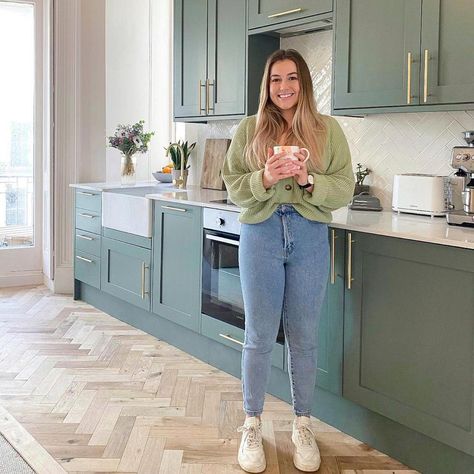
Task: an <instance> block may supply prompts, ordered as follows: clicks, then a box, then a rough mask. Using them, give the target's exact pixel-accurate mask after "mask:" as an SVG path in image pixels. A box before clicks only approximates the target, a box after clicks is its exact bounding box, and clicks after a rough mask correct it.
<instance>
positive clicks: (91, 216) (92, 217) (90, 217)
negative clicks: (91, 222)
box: [79, 212, 97, 219]
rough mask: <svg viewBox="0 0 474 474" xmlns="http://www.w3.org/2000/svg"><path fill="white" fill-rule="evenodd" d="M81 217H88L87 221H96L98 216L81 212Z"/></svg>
mask: <svg viewBox="0 0 474 474" xmlns="http://www.w3.org/2000/svg"><path fill="white" fill-rule="evenodd" d="M79 215H80V216H81V217H87V219H94V217H97V216H93V215H92V214H83V213H82V212H80V213H79Z"/></svg>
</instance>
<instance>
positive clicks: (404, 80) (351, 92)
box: [333, 0, 474, 115]
mask: <svg viewBox="0 0 474 474" xmlns="http://www.w3.org/2000/svg"><path fill="white" fill-rule="evenodd" d="M471 7H472V5H471V2H470V0H423V1H421V0H398V1H396V2H391V1H388V0H383V1H380V0H337V2H336V10H335V17H336V29H335V39H334V41H335V47H334V94H333V109H334V113H335V114H336V115H337V114H340V115H341V114H344V113H348V112H354V113H357V112H358V111H360V112H361V113H370V112H372V113H377V112H378V113H381V112H382V110H381V109H382V108H383V109H384V110H383V112H386V111H387V112H390V111H420V110H444V109H446V110H449V109H451V110H452V109H463V108H467V107H468V105H469V104H470V105H471V106H472V105H473V103H474V63H473V62H472V61H469V60H467V59H466V58H468V57H469V54H470V52H471V51H470V50H471V45H472V44H473V43H474V30H473V29H472V24H473V22H474V11H473V9H472V8H471ZM395 107H396V109H390V108H395Z"/></svg>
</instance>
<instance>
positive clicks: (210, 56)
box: [173, 0, 247, 121]
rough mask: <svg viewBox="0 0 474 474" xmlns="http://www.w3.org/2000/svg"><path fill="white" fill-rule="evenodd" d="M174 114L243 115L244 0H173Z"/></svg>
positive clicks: (199, 116)
mask: <svg viewBox="0 0 474 474" xmlns="http://www.w3.org/2000/svg"><path fill="white" fill-rule="evenodd" d="M174 8H175V10H174V77H175V81H174V84H175V85H174V92H173V94H174V118H175V119H176V120H177V121H186V119H191V120H196V119H200V120H201V121H207V120H208V119H210V118H212V117H226V116H235V115H237V116H243V115H244V114H245V90H246V49H247V41H246V35H247V31H246V19H245V16H246V1H245V0H175V2H174Z"/></svg>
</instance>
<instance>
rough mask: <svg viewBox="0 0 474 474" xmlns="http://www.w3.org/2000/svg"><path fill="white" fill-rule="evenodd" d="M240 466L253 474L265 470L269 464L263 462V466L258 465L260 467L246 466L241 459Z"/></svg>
mask: <svg viewBox="0 0 474 474" xmlns="http://www.w3.org/2000/svg"><path fill="white" fill-rule="evenodd" d="M239 466H240V467H241V468H242V469H243V470H244V471H245V472H250V473H251V474H258V473H259V472H263V471H264V470H265V469H266V468H267V464H266V463H265V464H263V466H258V467H255V466H254V467H245V466H244V465H243V463H241V462H240V460H239Z"/></svg>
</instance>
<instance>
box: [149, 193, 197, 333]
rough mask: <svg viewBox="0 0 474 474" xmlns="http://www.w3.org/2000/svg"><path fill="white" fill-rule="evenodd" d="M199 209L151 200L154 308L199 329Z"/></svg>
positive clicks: (162, 314) (166, 316)
mask: <svg viewBox="0 0 474 474" xmlns="http://www.w3.org/2000/svg"><path fill="white" fill-rule="evenodd" d="M201 211H202V209H201V207H198V206H190V205H185V204H181V203H179V204H177V203H174V202H161V201H155V202H154V232H153V238H154V249H153V261H154V271H153V312H154V313H156V314H159V315H160V316H162V317H164V318H168V319H170V320H172V321H174V322H176V323H177V324H181V325H183V326H185V327H187V328H190V329H192V330H194V331H199V326H200V319H201V255H202V212H201Z"/></svg>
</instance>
